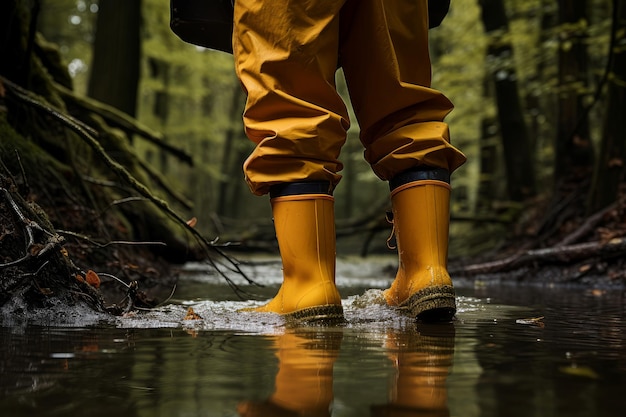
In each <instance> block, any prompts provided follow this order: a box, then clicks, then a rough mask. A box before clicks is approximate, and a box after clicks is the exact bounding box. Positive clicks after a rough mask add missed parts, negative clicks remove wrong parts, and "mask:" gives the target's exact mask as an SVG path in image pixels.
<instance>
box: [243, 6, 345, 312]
mask: <svg viewBox="0 0 626 417" xmlns="http://www.w3.org/2000/svg"><path fill="white" fill-rule="evenodd" d="M341 3H342V2H341V1H336V0H307V1H303V0H264V1H262V2H259V1H257V0H237V1H236V2H235V13H234V32H233V50H234V56H235V67H236V71H237V75H238V77H239V79H240V81H241V84H242V86H243V88H244V90H245V91H246V93H247V95H248V97H247V102H246V108H245V112H244V125H245V129H246V134H247V136H248V137H249V138H250V139H251V140H252V141H253V142H255V143H256V144H257V146H256V148H255V149H254V151H253V152H252V154H251V155H250V157H249V158H248V159H247V160H246V162H245V164H244V173H245V178H246V181H247V182H248V185H249V186H250V189H251V191H252V192H253V193H254V194H257V195H263V194H267V193H268V192H269V193H270V194H271V195H270V197H271V204H272V212H273V216H274V223H275V229H276V236H277V239H278V243H279V248H280V255H281V259H282V261H283V277H284V281H283V285H282V286H281V288H280V290H279V292H278V294H277V295H276V296H275V297H274V299H272V300H271V301H270V302H269V303H268V304H266V305H264V306H262V307H259V308H257V309H255V310H256V311H261V312H272V313H278V314H282V315H284V316H285V317H287V318H292V319H297V320H307V321H308V320H336V319H340V318H342V317H343V312H342V308H341V297H340V296H339V292H338V291H337V288H336V287H335V275H334V274H335V229H334V227H335V226H334V212H333V210H334V208H333V206H334V203H333V198H332V190H333V189H334V187H335V185H336V184H337V183H338V182H339V180H340V178H341V177H340V175H339V174H338V172H339V171H340V170H341V168H342V165H341V163H340V162H339V160H338V157H339V152H340V150H341V146H342V145H343V143H344V142H345V138H346V131H347V129H348V127H349V123H348V115H347V110H346V107H345V104H344V103H343V101H342V100H341V98H340V96H339V95H338V94H337V91H336V90H335V72H336V70H337V50H338V37H339V33H338V29H339V10H340V8H341ZM320 183H321V184H324V187H325V188H324V189H323V190H318V191H313V192H312V191H310V190H309V191H306V190H305V191H302V189H301V186H302V184H304V185H307V186H310V185H311V184H320ZM293 190H296V191H293Z"/></svg>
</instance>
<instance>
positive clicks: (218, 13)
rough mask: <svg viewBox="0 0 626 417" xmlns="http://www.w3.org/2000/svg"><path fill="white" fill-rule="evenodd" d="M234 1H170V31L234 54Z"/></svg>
mask: <svg viewBox="0 0 626 417" xmlns="http://www.w3.org/2000/svg"><path fill="white" fill-rule="evenodd" d="M234 1H235V0H170V28H171V29H172V31H173V32H174V33H175V34H176V35H178V37H179V38H181V39H182V40H184V41H185V42H188V43H192V44H194V45H199V46H204V47H205V48H209V49H217V50H218V51H224V52H228V53H231V54H232V53H233V45H232V36H233V2H234Z"/></svg>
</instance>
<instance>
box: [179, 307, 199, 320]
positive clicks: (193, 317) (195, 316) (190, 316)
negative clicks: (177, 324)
mask: <svg viewBox="0 0 626 417" xmlns="http://www.w3.org/2000/svg"><path fill="white" fill-rule="evenodd" d="M183 320H202V317H200V315H198V314H197V313H196V312H195V311H193V308H191V307H189V308H188V309H187V315H186V316H185V318H184V319H183Z"/></svg>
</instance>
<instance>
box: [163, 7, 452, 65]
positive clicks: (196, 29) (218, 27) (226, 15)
mask: <svg viewBox="0 0 626 417" xmlns="http://www.w3.org/2000/svg"><path fill="white" fill-rule="evenodd" d="M234 1H235V0H170V28H171V29H172V31H173V32H174V33H175V34H176V35H178V37H179V38H181V39H182V40H184V41H185V42H188V43H192V44H194V45H199V46H204V47H205V48H209V49H217V50H218V51H224V52H228V53H231V54H232V53H233V45H232V36H233V5H234ZM449 8H450V0H428V21H429V26H430V27H431V28H434V27H437V26H439V25H440V24H441V22H442V21H443V18H444V17H446V14H448V9H449Z"/></svg>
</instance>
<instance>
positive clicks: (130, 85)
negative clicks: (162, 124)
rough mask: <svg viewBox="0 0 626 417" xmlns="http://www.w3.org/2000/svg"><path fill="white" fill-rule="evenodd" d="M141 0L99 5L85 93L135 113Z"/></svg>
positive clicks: (129, 113) (127, 111) (131, 113)
mask: <svg viewBox="0 0 626 417" xmlns="http://www.w3.org/2000/svg"><path fill="white" fill-rule="evenodd" d="M141 3H142V2H141V1H140V0H133V1H128V0H106V1H101V2H100V3H99V5H98V19H97V27H96V34H95V39H94V52H93V62H92V65H91V76H90V78H89V89H88V95H89V96H90V97H93V98H94V99H96V100H98V101H101V102H103V103H106V104H109V105H111V106H113V107H115V108H117V109H119V110H121V111H123V112H124V113H126V114H128V115H129V116H135V113H136V112H135V110H136V106H137V87H138V85H139V62H140V45H141V41H140V26H141Z"/></svg>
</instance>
